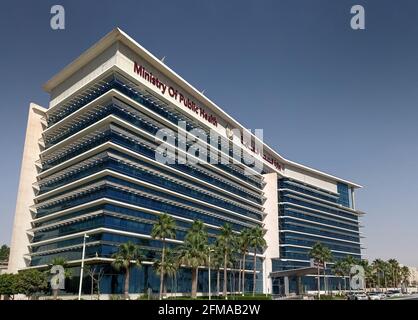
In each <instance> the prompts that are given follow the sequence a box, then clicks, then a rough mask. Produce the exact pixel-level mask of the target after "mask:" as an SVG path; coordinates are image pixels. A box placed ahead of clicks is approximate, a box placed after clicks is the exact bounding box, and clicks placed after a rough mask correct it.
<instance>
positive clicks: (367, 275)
mask: <svg viewBox="0 0 418 320" xmlns="http://www.w3.org/2000/svg"><path fill="white" fill-rule="evenodd" d="M359 265H361V266H362V267H363V269H364V281H365V283H364V288H366V289H367V285H369V288H371V283H372V282H373V273H372V267H371V265H370V264H369V261H368V260H367V259H362V260H360V261H359Z"/></svg>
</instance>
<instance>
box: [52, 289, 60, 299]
mask: <svg viewBox="0 0 418 320" xmlns="http://www.w3.org/2000/svg"><path fill="white" fill-rule="evenodd" d="M58 290H59V289H53V290H52V293H53V295H54V300H57V299H58Z"/></svg>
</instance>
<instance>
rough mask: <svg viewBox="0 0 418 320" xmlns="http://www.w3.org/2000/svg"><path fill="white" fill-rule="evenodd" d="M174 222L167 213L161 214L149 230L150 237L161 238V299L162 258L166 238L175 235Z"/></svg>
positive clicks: (162, 281) (172, 237) (161, 286)
mask: <svg viewBox="0 0 418 320" xmlns="http://www.w3.org/2000/svg"><path fill="white" fill-rule="evenodd" d="M175 228H176V223H175V221H174V219H173V218H172V217H171V216H169V215H167V214H162V215H160V216H159V218H158V221H157V222H156V223H155V224H154V226H153V227H152V231H151V237H153V238H154V239H161V241H162V243H163V250H162V253H161V272H160V295H159V299H160V300H161V299H162V295H163V283H164V266H165V265H164V258H165V250H166V249H165V246H166V240H167V238H171V239H174V238H175V237H176V230H175Z"/></svg>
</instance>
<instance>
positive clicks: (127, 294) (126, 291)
mask: <svg viewBox="0 0 418 320" xmlns="http://www.w3.org/2000/svg"><path fill="white" fill-rule="evenodd" d="M129 278H130V270H129V267H127V268H126V272H125V300H129Z"/></svg>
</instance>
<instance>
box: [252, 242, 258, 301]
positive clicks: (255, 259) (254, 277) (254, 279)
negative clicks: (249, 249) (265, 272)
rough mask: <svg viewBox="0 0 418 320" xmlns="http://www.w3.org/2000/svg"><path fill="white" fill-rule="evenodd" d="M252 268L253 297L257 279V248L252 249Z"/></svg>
mask: <svg viewBox="0 0 418 320" xmlns="http://www.w3.org/2000/svg"><path fill="white" fill-rule="evenodd" d="M253 267H254V270H253V297H254V296H255V288H256V279H257V274H256V271H257V250H256V249H254V266H253Z"/></svg>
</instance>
